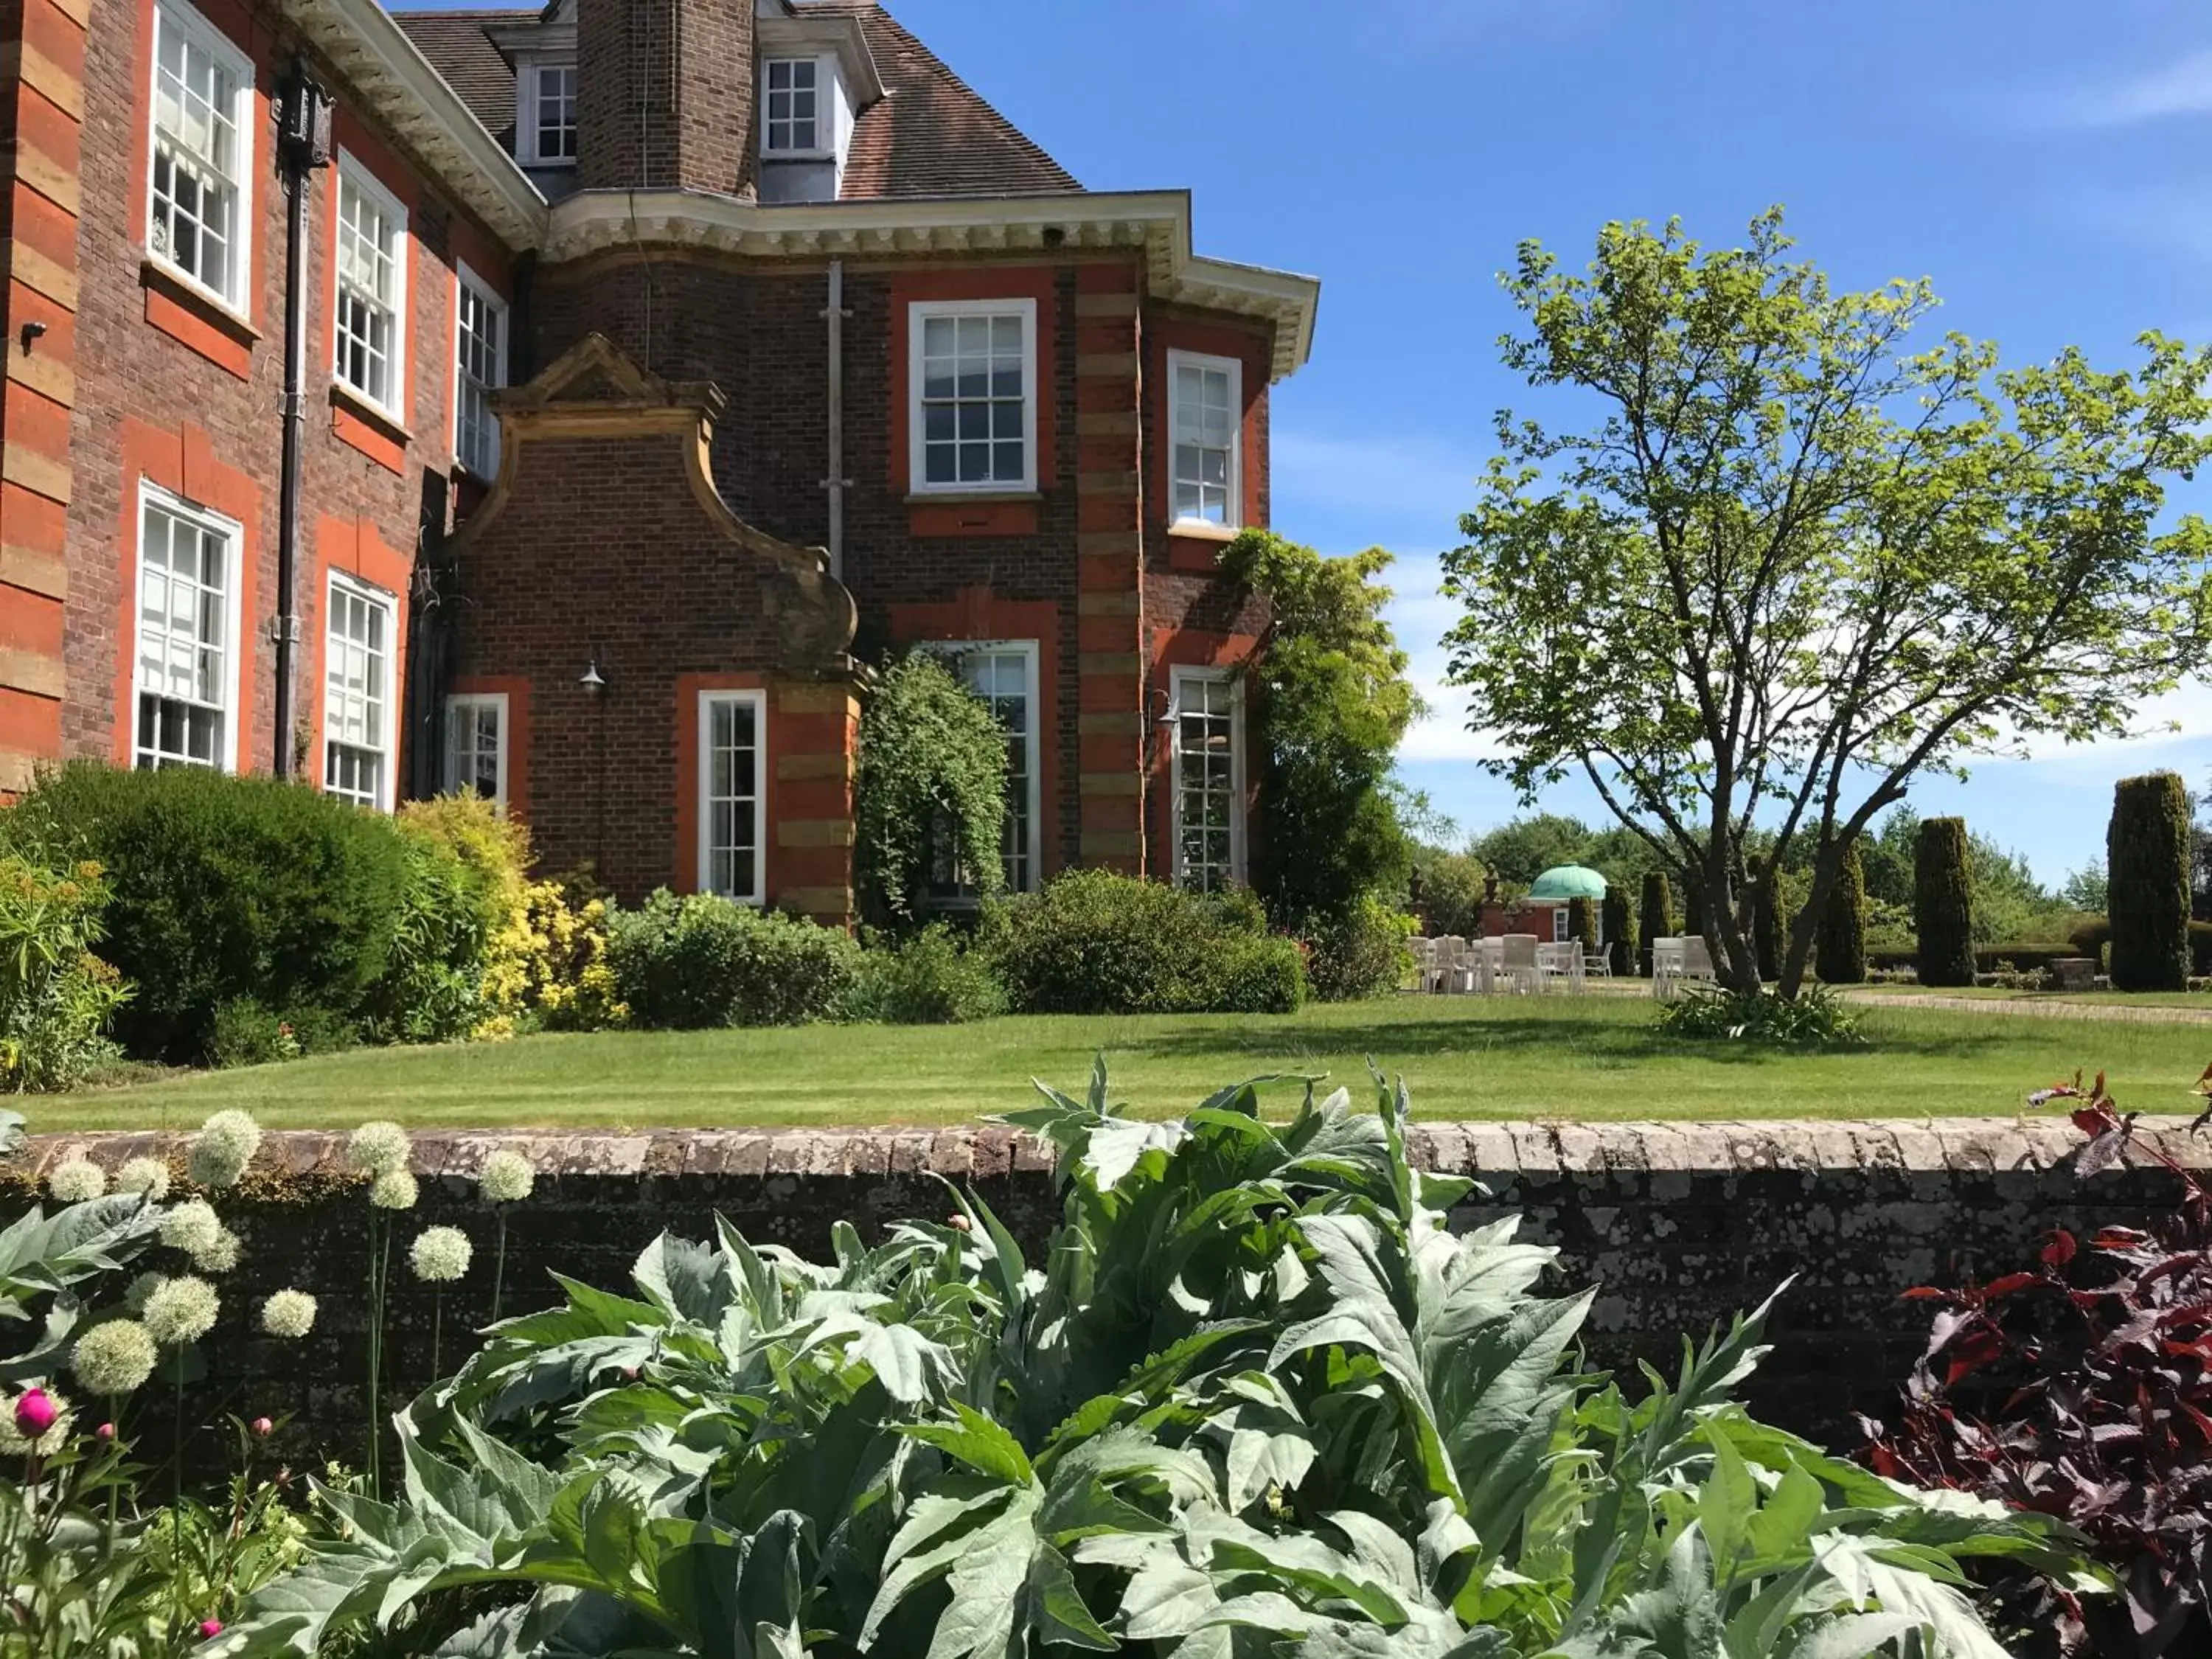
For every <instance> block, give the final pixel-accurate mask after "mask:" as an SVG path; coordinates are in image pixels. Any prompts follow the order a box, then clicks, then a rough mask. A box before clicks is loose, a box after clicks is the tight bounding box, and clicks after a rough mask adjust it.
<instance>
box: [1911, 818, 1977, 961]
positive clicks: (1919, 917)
mask: <svg viewBox="0 0 2212 1659" xmlns="http://www.w3.org/2000/svg"><path fill="white" fill-rule="evenodd" d="M1912 925H1913V930H1914V931H1915V932H1916V933H1917V934H1918V935H1919V939H1920V982H1921V983H1922V984H1923V985H1972V983H1973V982H1974V866H1973V859H1972V854H1970V853H1969V851H1968V849H1967V846H1966V820H1965V819H1964V818H1923V819H1922V820H1921V821H1920V838H1919V839H1918V840H1917V842H1914V843H1913V848H1912Z"/></svg>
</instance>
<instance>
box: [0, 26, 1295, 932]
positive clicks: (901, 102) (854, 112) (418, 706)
mask: <svg viewBox="0 0 2212 1659" xmlns="http://www.w3.org/2000/svg"><path fill="white" fill-rule="evenodd" d="M0 40H4V41H5V43H6V45H7V47H8V52H7V55H6V56H5V58H0V108H4V112H5V113H4V121H5V123H6V131H5V145H4V150H0V155H4V157H5V160H6V163H7V173H6V177H5V179H4V181H0V182H4V197H0V199H4V202H5V215H6V228H5V236H6V240H5V243H4V254H0V258H4V259H5V261H6V269H7V300H6V312H7V319H6V334H5V336H4V339H3V340H0V344H4V347H5V352H6V361H7V374H6V378H5V383H4V394H0V788H6V789H15V788H20V787H21V786H22V785H23V783H24V782H25V781H27V778H28V777H29V776H30V775H31V773H32V771H33V769H34V768H35V767H36V766H37V765H38V764H40V763H42V762H47V761H51V760H53V759H56V758H59V757H76V756H86V755H90V756H99V757H106V758H109V759H112V761H114V762H116V763H118V764H126V765H129V764H137V765H155V764H204V765H216V766H221V767H225V768H231V769H261V770H271V769H273V770H277V771H280V772H288V773H290V774H294V775H299V776H301V778H302V779H304V780H305V781H307V782H309V783H311V784H313V785H314V786H316V787H323V788H325V789H328V790H331V791H332V792H334V793H340V794H342V795H344V796H346V797H347V798H349V799H355V800H356V801H359V802H360V803H362V805H365V806H369V807H374V808H377V809H388V808H389V807H390V806H391V805H392V804H393V803H394V802H395V801H397V800H398V799H405V798H407V797H409V796H410V795H415V794H423V793H435V791H437V790H439V789H441V788H447V787H457V786H459V785H461V784H470V785H473V786H474V787H477V788H478V789H480V790H482V791H483V792H484V793H490V794H494V795H495V796H497V797H498V798H499V799H501V801H503V802H504V803H505V804H506V805H507V808H508V809H509V810H510V811H513V812H514V813H516V814H517V815H518V816H520V817H524V818H526V820H527V821H528V822H529V823H530V824H531V826H532V831H533V833H534V835H535V836H536V838H537V842H538V848H539V851H540V854H541V856H542V858H543V859H544V862H545V863H546V864H547V865H548V866H550V867H555V868H559V867H564V866H571V865H574V864H577V863H580V862H582V861H585V860H589V861H591V862H592V863H593V864H594V865H596V866H597V867H598V869H599V872H600V874H601V876H602V877H603V878H605V880H606V881H607V882H608V883H609V884H611V886H613V887H614V888H615V889H616V890H617V891H619V892H621V893H623V894H624V895H625V896H632V897H634V896H637V895H638V894H640V893H641V892H643V891H645V890H649V889H650V888H652V887H653V886H654V885H657V884H661V883H668V884H672V885H675V886H677V887H678V888H684V889H698V888H710V889H713V890H719V891H722V892H726V893H729V894H731V895H732V896H736V897H738V898H740V899H744V900H748V901H751V902H761V903H766V904H771V905H779V906H784V907H787V908H793V909H797V910H800V911H804V912H806V913H809V914H812V915H818V916H822V917H824V918H829V919H838V918H843V917H846V916H848V915H849V914H850V912H851V908H852V896H851V890H852V856H851V848H852V840H853V836H852V781H853V765H854V732H855V729H856V726H857V722H858V719H859V713H860V707H861V704H862V702H863V700H864V699H865V697H866V685H867V680H868V673H867V670H866V666H865V665H866V664H867V663H869V662H871V661H873V660H878V659H880V658H881V657H882V655H883V654H884V653H885V652H887V651H889V650H891V649H894V648H896V647H902V646H907V645H912V644H919V643H924V642H927V643H932V644H939V645H942V646H944V647H945V648H947V649H948V650H949V651H951V652H952V653H953V654H954V655H955V657H956V658H957V661H958V662H959V664H960V665H961V671H962V672H963V674H965V675H966V676H967V677H968V678H969V682H970V684H973V685H974V686H975V688H976V689H977V690H978V691H979V692H981V694H982V695H983V696H986V697H987V699H988V700H989V701H990V702H991V703H992V706H993V707H994V708H995V709H996V710H997V711H998V713H999V714H1000V717H1001V719H1002V720H1003V722H1004V723H1005V725H1006V728H1007V732H1008V743H1009V756H1010V763H1011V765H1012V779H1013V782H1014V786H1015V788H1014V796H1015V806H1016V810H1015V811H1014V814H1013V823H1012V824H1011V825H1010V828H1009V835H1008V844H1007V848H1006V859H1007V868H1008V873H1009V875H1010V877H1011V878H1012V879H1013V881H1014V883H1015V884H1016V885H1018V886H1021V887H1028V886H1033V885H1034V884H1036V882H1038V881H1039V880H1040V879H1042V878H1044V877H1046V876H1048V875H1049V874H1051V873H1052V872H1054V871H1056V870H1058V869H1060V868H1063V867H1066V866H1071V865H1075V864H1079V863H1082V864H1104V865H1111V866H1117V867H1121V868H1124V869H1129V870H1143V871H1147V872H1152V873H1156V874H1160V875H1164V876H1176V877H1179V878H1185V879H1189V880H1193V881H1196V882H1201V883H1212V882H1218V881H1223V880H1228V879H1232V878H1235V877H1236V876H1237V874H1239V873H1241V871H1242V867H1243V857H1244V845H1243V843H1244V829H1243V817H1244V805H1245V801H1246V799H1247V797H1248V794H1249V775H1248V768H1247V765H1246V762H1245V758H1244V746H1245V738H1244V734H1243V731H1242V729H1241V728H1242V721H1241V710H1240V709H1239V708H1238V707H1237V702H1236V698H1235V694H1234V687H1233V683H1232V681H1231V678H1230V677H1229V675H1228V673H1227V671H1228V670H1229V669H1231V668H1232V667H1233V666H1234V665H1236V664H1237V663H1238V662H1239V661H1240V660H1242V659H1243V658H1244V657H1246V656H1247V655H1249V653H1250V652H1251V651H1252V650H1253V649H1254V648H1255V643H1256V641H1257V639H1258V637H1259V635H1260V633H1261V627H1262V617H1261V615H1260V612H1259V609H1258V607H1257V605H1255V602H1254V600H1253V599H1252V598H1251V596H1250V595H1249V594H1248V593H1245V592H1241V591H1239V590H1238V589H1237V588H1236V587H1235V586H1233V585H1231V584H1229V583H1227V582H1225V580H1222V579H1221V578H1220V577H1219V576H1218V574H1217V572H1216V570H1215V556H1216V554H1217V552H1218V548H1219V546H1220V544H1221V543H1222V542H1223V541H1224V540H1225V538H1227V537H1228V536H1230V535H1231V534H1232V533H1233V532H1234V531H1235V529H1236V528H1237V527H1238V526H1245V525H1264V524H1266V522H1267V512H1268V453H1267V441H1268V434H1267V395H1268V388H1269V386H1271V385H1272V384H1273V382H1274V381H1275V380H1278V379H1279V378H1281V377H1282V376H1284V375H1285V374H1290V373H1291V372H1292V371H1293V370H1295V369H1296V368H1297V367H1298V366H1299V364H1300V363H1301V362H1303V361H1304V357H1305V356H1306V353H1307V351H1308V349H1309V347H1310V341H1311V335H1312V329H1313V323H1314V314H1315V308H1316V301H1317V297H1318V295H1317V290H1316V285H1315V284H1314V283H1312V282H1311V281H1310V280H1308V279H1306V278H1304V277H1297V276H1287V275H1284V274H1281V273H1278V272H1274V271H1268V270H1259V269H1255V268H1254V267H1250V266H1246V265H1240V264H1228V263H1225V262H1221V261H1218V260H1214V259H1211V258H1201V257H1200V256H1199V255H1197V254H1196V253H1195V252H1194V251H1193V248H1192V241H1191V209H1190V202H1189V199H1188V196H1187V195H1185V194H1183V193H1181V192H1175V191H1161V192H1139V193H1117V194H1104V193H1094V192H1089V191H1084V190H1083V189H1082V188H1081V187H1080V186H1079V185H1078V184H1077V183H1076V181H1075V180H1074V179H1073V178H1071V177H1070V176H1069V175H1068V174H1067V173H1066V172H1065V171H1064V170H1063V169H1062V168H1061V167H1059V165H1058V164H1057V163H1055V162H1054V161H1053V160H1052V159H1051V158H1050V157H1049V156H1048V155H1046V154H1045V153H1044V152H1043V151H1042V149H1039V148H1038V147H1037V146H1036V144H1035V143H1032V142H1031V141H1030V139H1029V138H1027V137H1024V135H1023V134H1021V133H1020V132H1018V131H1015V130H1014V129H1013V128H1012V126H1011V125H1008V123H1007V122H1006V120H1005V119H1004V118H1001V117H1000V115H999V114H998V113H997V112H995V111H994V110H993V109H992V108H991V107H990V106H989V105H987V103H986V102H985V101H984V100H982V99H981V97H979V96H978V95H977V94H975V92H973V91H971V90H970V89H969V88H968V87H967V86H966V85H964V84H963V82H961V81H960V80H959V79H958V78H957V76H955V75H954V74H953V73H952V72H951V70H949V69H948V68H947V67H946V66H945V64H942V63H940V62H939V60H938V59H937V58H935V57H934V56H933V55H932V54H931V53H930V52H929V51H928V50H927V48H926V47H924V46H922V45H921V43H920V42H919V41H917V40H915V39H914V37H913V36H912V35H910V34H909V33H907V32H906V30H905V29H904V28H902V27H901V26H900V25H899V23H898V22H897V21H896V20H895V19H894V18H893V17H892V16H891V15H890V14H888V13H887V12H885V11H884V9H882V8H880V7H879V6H878V5H875V4H873V3H871V0H801V3H795V4H794V3H788V0H558V3H556V4H555V5H553V6H551V7H550V8H549V9H545V10H544V11H534V10H523V11H456V12H428V13H425V12H413V13H406V14H402V15H398V16H396V17H395V16H393V15H387V14H386V12H385V11H384V10H382V9H381V8H380V6H379V5H377V4H376V3H375V0H0ZM288 477H291V478H294V479H295V480H296V487H294V488H288V483H287V480H288ZM948 896H952V894H951V890H949V889H948Z"/></svg>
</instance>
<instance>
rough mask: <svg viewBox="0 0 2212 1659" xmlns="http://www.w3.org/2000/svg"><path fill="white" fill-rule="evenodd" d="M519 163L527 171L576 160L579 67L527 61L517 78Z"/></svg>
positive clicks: (565, 165)
mask: <svg viewBox="0 0 2212 1659" xmlns="http://www.w3.org/2000/svg"><path fill="white" fill-rule="evenodd" d="M514 84H515V89H516V92H517V94H518V98H517V108H516V110H515V112H514V117H515V119H514V131H515V141H514V147H515V150H516V152H517V154H516V157H515V159H516V160H517V161H520V162H521V163H522V164H523V165H524V166H525V167H572V166H574V163H575V160H576V66H575V65H574V64H546V63H533V62H529V61H526V62H525V63H524V64H523V65H522V71H521V73H520V75H519V76H516V78H515V83H514Z"/></svg>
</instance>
